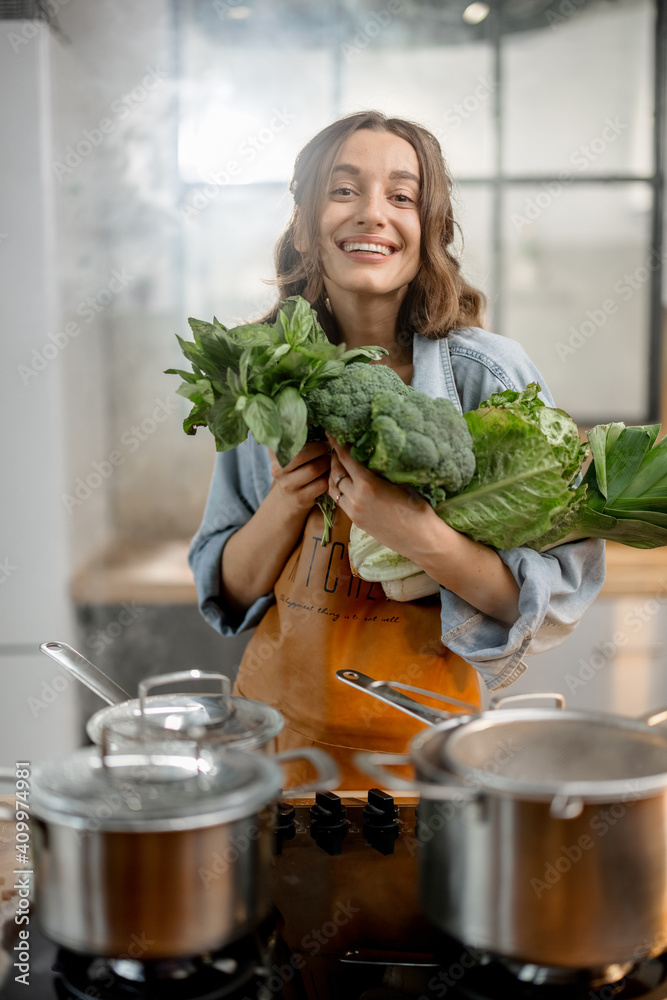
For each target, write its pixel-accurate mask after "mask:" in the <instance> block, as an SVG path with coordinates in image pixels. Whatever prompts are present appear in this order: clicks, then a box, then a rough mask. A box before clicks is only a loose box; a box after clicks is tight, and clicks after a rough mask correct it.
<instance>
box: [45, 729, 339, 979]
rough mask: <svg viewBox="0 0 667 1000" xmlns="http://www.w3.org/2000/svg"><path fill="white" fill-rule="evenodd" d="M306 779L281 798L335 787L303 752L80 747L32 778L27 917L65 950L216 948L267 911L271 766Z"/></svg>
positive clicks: (165, 954)
mask: <svg viewBox="0 0 667 1000" xmlns="http://www.w3.org/2000/svg"><path fill="white" fill-rule="evenodd" d="M294 758H302V759H305V760H307V761H308V762H309V763H310V764H311V765H313V766H314V767H315V768H316V770H317V772H318V776H317V778H316V780H315V781H314V782H312V783H310V784H309V785H304V786H302V787H301V788H299V789H293V790H291V791H290V792H288V793H282V797H283V798H285V797H288V796H290V795H292V796H293V795H303V794H309V793H310V792H313V791H317V790H322V789H324V788H331V787H334V786H335V784H336V782H337V781H338V776H339V775H338V769H337V767H336V765H335V763H334V761H333V760H332V759H331V758H330V757H329V756H328V754H326V753H324V752H322V751H320V750H317V749H315V748H311V747H304V748H303V749H298V750H291V751H286V752H284V753H281V754H276V755H274V756H269V755H265V754H261V753H257V752H255V751H247V750H237V749H229V748H226V747H218V746H211V745H204V744H197V743H196V742H191V741H187V740H183V739H182V738H181V739H178V740H172V741H171V742H169V741H168V739H167V738H166V737H165V736H164V735H163V736H161V737H160V739H159V741H155V742H151V741H150V740H148V739H145V740H144V742H143V745H142V746H141V748H140V749H139V748H138V749H137V751H136V752H135V751H134V748H132V752H129V751H128V749H127V747H126V748H121V747H119V746H116V745H114V746H113V748H112V746H111V745H109V743H108V740H107V732H106V730H105V732H104V736H103V746H102V747H101V748H100V747H86V748H83V749H80V750H77V751H75V752H74V753H72V754H70V755H69V756H67V757H64V758H61V759H59V760H54V761H49V762H48V763H44V764H41V765H39V766H36V767H35V768H34V770H33V772H32V775H31V780H30V812H31V815H32V832H33V835H34V836H33V840H32V845H31V846H34V848H35V860H36V864H35V904H36V906H35V911H36V916H37V919H38V921H39V923H40V925H41V927H42V929H43V931H44V933H45V934H46V935H47V937H49V938H50V939H51V940H52V941H55V942H56V943H58V944H60V945H63V946H64V947H66V948H69V949H71V950H73V951H77V952H84V953H86V954H92V955H105V956H118V955H124V954H125V955H126V954H127V952H128V949H129V948H130V946H131V945H133V943H135V942H137V941H140V942H141V947H142V949H143V951H142V954H141V956H139V957H141V958H142V959H155V958H175V957H187V956H190V955H198V954H202V953H204V952H208V951H214V950H216V949H218V948H221V947H224V946H226V945H227V944H228V943H230V942H232V941H234V940H236V939H238V938H240V937H241V936H242V935H244V934H246V933H247V932H248V931H250V930H253V929H254V928H256V927H257V926H258V925H259V924H260V923H261V922H262V921H263V920H264V919H265V918H266V917H267V916H268V915H269V914H270V912H271V910H272V907H273V899H272V863H273V854H274V826H275V804H276V801H277V799H278V797H279V795H280V794H281V792H280V789H281V784H282V772H281V768H280V766H279V765H280V764H281V763H282V762H283V761H287V760H292V759H294Z"/></svg>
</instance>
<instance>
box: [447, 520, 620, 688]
mask: <svg viewBox="0 0 667 1000" xmlns="http://www.w3.org/2000/svg"><path fill="white" fill-rule="evenodd" d="M498 555H499V556H500V558H501V559H502V561H503V562H504V563H505V565H506V566H507V567H508V568H509V569H510V570H511V572H512V575H513V576H514V579H515V580H516V582H517V584H518V586H519V591H520V593H519V618H518V619H517V621H516V622H515V623H514V624H513V625H512V626H508V625H505V624H503V623H502V622H499V621H497V620H496V619H495V618H489V617H488V616H487V615H483V614H482V613H481V612H479V611H477V610H476V609H475V608H474V607H473V606H472V605H471V604H468V603H467V602H466V601H463V600H462V599H461V598H460V597H457V596H456V595H455V594H452V593H451V591H448V590H445V588H444V587H441V588H440V596H441V600H442V629H443V634H442V641H443V643H444V644H445V645H446V646H447V647H449V649H451V650H452V651H453V652H455V653H458V654H459V656H462V657H463V659H464V660H467V661H468V662H469V663H471V664H472V665H473V666H474V667H475V668H476V669H477V671H478V672H479V674H480V675H481V677H482V678H483V680H484V682H485V684H486V686H487V687H488V689H489V690H490V691H499V690H500V689H501V688H506V687H508V686H509V685H510V684H513V683H514V681H516V680H518V678H519V677H520V676H521V675H522V674H523V672H524V671H525V669H526V663H525V661H524V657H525V656H530V655H534V654H536V653H543V652H545V651H546V650H547V649H551V648H552V647H554V646H557V645H558V644H559V643H560V642H562V641H563V639H565V638H567V636H568V635H570V633H571V632H572V631H573V630H574V629H575V627H576V626H577V624H578V623H579V621H580V620H581V618H582V616H583V614H584V612H585V611H586V609H587V608H588V607H589V606H590V605H591V604H592V603H593V601H594V600H595V598H596V597H597V595H598V593H599V592H600V589H601V587H602V584H603V583H604V578H605V547H604V542H603V541H600V540H599V539H595V538H587V539H582V540H581V541H578V542H569V543H567V544H565V545H557V546H555V547H554V548H553V549H550V550H549V551H548V552H545V553H539V552H534V551H533V550H532V549H528V548H525V547H523V546H521V547H519V548H515V549H508V550H506V551H503V550H500V551H498Z"/></svg>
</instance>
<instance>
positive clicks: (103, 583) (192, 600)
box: [71, 539, 667, 605]
mask: <svg viewBox="0 0 667 1000" xmlns="http://www.w3.org/2000/svg"><path fill="white" fill-rule="evenodd" d="M188 544H189V543H188V541H187V540H185V539H181V540H174V541H168V542H159V543H155V544H153V545H150V546H146V547H144V548H140V547H138V546H131V545H124V546H117V547H115V548H114V549H113V551H112V552H110V553H109V554H107V555H106V556H103V557H101V558H99V559H98V560H96V561H95V562H94V563H92V564H91V565H90V566H88V567H86V568H85V569H84V570H82V571H81V572H79V573H77V574H76V576H75V577H74V579H73V581H72V588H71V589H72V599H73V600H74V602H75V604H81V605H83V604H94V605H96V604H107V605H108V604H122V603H123V601H138V602H140V603H141V604H143V605H151V604H152V605H159V604H196V593H195V586H194V583H193V580H192V573H191V572H190V568H189V566H188V562H187V552H188ZM634 594H650V595H661V594H667V546H665V547H663V548H659V549H635V548H631V547H630V546H629V545H619V544H618V543H617V542H607V579H606V581H605V584H604V587H603V588H602V594H601V596H602V597H618V596H632V595H634Z"/></svg>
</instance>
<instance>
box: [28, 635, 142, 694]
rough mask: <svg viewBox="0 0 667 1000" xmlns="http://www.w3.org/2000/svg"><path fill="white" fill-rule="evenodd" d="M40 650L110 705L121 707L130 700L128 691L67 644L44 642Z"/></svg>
mask: <svg viewBox="0 0 667 1000" xmlns="http://www.w3.org/2000/svg"><path fill="white" fill-rule="evenodd" d="M39 648H40V649H41V651H42V653H46V655H47V656H50V657H51V659H52V660H55V661H56V663H59V664H60V666H61V667H64V668H65V670H69V672H70V673H71V674H73V675H74V677H76V678H77V680H80V681H81V683H82V684H85V685H86V687H87V688H90V690H91V691H94V692H95V694H96V695H98V696H99V697H100V698H102V700H103V701H106V702H107V704H108V705H121V704H122V703H123V702H124V701H129V700H130V696H129V694H128V693H127V691H124V690H123V688H122V687H120V685H118V684H116V682H115V681H112V680H111V678H110V677H107V675H106V674H105V673H103V672H102V671H101V670H100V669H99V668H98V667H96V666H95V664H94V663H91V662H90V660H87V659H86V657H85V656H82V655H81V653H77V651H76V649H72V647H71V646H68V645H67V643H66V642H43V643H42V644H41V646H40V647H39Z"/></svg>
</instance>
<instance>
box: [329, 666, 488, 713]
mask: <svg viewBox="0 0 667 1000" xmlns="http://www.w3.org/2000/svg"><path fill="white" fill-rule="evenodd" d="M336 677H337V679H338V680H339V681H343V683H344V684H350V685H351V686H352V687H355V688H358V689H359V690H361V691H365V692H366V694H369V695H371V696H372V697H373V698H378V699H379V700H380V701H383V702H385V703H386V704H388V705H392V706H393V707H394V708H398V709H399V710H400V711H401V712H405V713H406V715H411V716H412V717H413V718H414V719H419V721H420V722H425V723H426V725H428V726H437V725H439V724H440V723H441V722H444V721H445V720H446V719H449V718H451V717H452V715H454V712H445V711H440V710H439V709H437V708H429V707H428V706H426V705H422V704H421V703H420V702H418V701H415V699H414V698H408V696H407V695H405V694H402V693H401V692H402V691H413V692H415V693H416V694H422V695H424V697H425V698H434V699H435V700H436V701H443V702H446V703H447V704H448V705H453V706H454V707H455V708H458V709H459V710H463V711H465V712H468V713H472V714H474V715H477V713H478V712H479V709H478V708H477V706H476V705H471V704H470V703H469V702H467V701H460V700H459V699H458V698H450V697H448V696H447V695H445V694H439V693H438V692H437V691H427V690H426V689H425V688H418V687H413V686H412V685H411V684H402V683H400V682H399V681H376V680H374V678H373V677H369V676H368V674H362V673H361V672H360V671H359V670H337V671H336Z"/></svg>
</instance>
